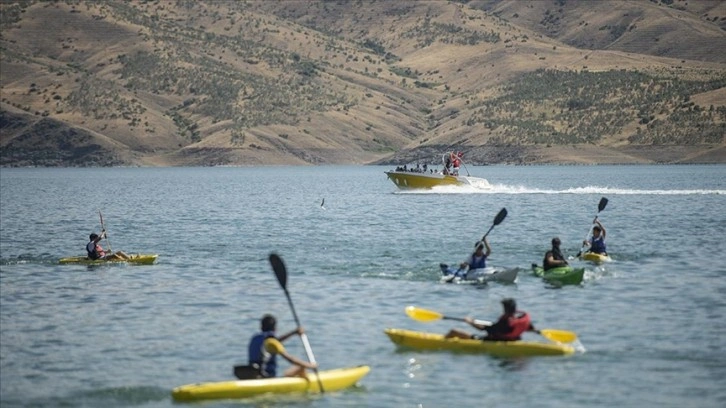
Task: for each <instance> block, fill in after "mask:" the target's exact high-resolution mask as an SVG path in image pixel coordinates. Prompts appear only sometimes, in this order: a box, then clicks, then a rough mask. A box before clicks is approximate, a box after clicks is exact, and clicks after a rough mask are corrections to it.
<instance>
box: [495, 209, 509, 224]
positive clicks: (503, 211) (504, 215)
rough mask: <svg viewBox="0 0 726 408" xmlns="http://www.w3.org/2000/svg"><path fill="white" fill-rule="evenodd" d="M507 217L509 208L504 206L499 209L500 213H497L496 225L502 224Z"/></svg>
mask: <svg viewBox="0 0 726 408" xmlns="http://www.w3.org/2000/svg"><path fill="white" fill-rule="evenodd" d="M505 218H507V209H506V208H502V209H501V210H499V214H497V216H496V217H494V225H499V224H501V223H502V221H504V219H505Z"/></svg>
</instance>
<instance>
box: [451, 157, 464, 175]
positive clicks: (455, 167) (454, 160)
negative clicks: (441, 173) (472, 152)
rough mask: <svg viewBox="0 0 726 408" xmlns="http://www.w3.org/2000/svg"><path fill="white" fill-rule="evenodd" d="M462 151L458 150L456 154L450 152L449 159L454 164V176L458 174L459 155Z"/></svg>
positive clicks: (459, 165)
mask: <svg viewBox="0 0 726 408" xmlns="http://www.w3.org/2000/svg"><path fill="white" fill-rule="evenodd" d="M463 155H464V153H462V152H458V153H457V154H456V155H454V152H451V159H452V163H453V165H454V171H453V174H454V175H455V176H458V175H459V167H461V156H463Z"/></svg>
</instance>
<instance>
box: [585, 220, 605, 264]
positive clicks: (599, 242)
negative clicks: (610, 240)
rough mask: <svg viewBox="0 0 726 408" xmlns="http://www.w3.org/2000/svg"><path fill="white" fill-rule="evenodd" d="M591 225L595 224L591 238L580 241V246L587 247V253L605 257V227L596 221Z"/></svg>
mask: <svg viewBox="0 0 726 408" xmlns="http://www.w3.org/2000/svg"><path fill="white" fill-rule="evenodd" d="M593 224H596V225H595V226H594V227H592V237H591V238H590V240H589V241H588V240H584V241H582V245H587V246H589V247H590V250H589V252H593V253H596V254H603V255H607V253H608V252H607V247H606V245H605V234H606V231H605V227H604V226H603V225H602V224H601V223H600V221H598V220H597V219H596V220H595V221H594V222H593Z"/></svg>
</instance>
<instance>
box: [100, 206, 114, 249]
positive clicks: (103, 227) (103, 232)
mask: <svg viewBox="0 0 726 408" xmlns="http://www.w3.org/2000/svg"><path fill="white" fill-rule="evenodd" d="M98 217H99V218H100V219H101V233H102V234H103V237H104V238H105V239H106V245H108V252H109V253H113V249H111V241H109V240H108V234H106V233H105V232H106V226H105V225H104V224H103V214H101V210H98Z"/></svg>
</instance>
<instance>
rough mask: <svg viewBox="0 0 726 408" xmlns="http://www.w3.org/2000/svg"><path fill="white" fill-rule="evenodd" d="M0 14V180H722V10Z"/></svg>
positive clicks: (47, 10)
mask: <svg viewBox="0 0 726 408" xmlns="http://www.w3.org/2000/svg"><path fill="white" fill-rule="evenodd" d="M0 11H1V12H2V14H1V18H0V28H1V29H2V33H1V34H2V35H1V37H0V47H1V48H0V51H1V52H2V55H1V59H0V87H1V88H0V93H1V98H0V165H2V166H119V165H126V166H178V165H187V166H188V165H260V164H348V163H356V164H365V163H399V162H407V161H413V160H418V161H423V162H432V163H433V162H436V161H437V160H439V158H440V156H441V152H442V151H446V150H452V149H454V150H461V151H464V152H466V154H465V158H466V160H467V162H468V163H471V164H483V163H654V162H655V163H725V162H726V148H725V147H726V140H725V138H724V136H725V135H726V53H724V52H723V50H724V49H726V3H725V2H721V1H715V0H714V1H708V0H704V1H698V2H694V1H678V0H658V1H656V0H651V1H647V0H640V1H600V2H578V1H565V0H542V1H531V2H528V1H514V0H502V1H494V0H471V1H465V0H461V1H438V0H432V1H426V0H421V1H415V2H410V1H407V2H403V1H401V2H399V1H388V0H351V1H343V0H327V1H297V0H292V1H246V2H219V1H211V0H210V1H192V0H178V1H132V2H126V1H93V2H81V1H57V2H40V1H18V2H8V1H6V2H2V3H0Z"/></svg>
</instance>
